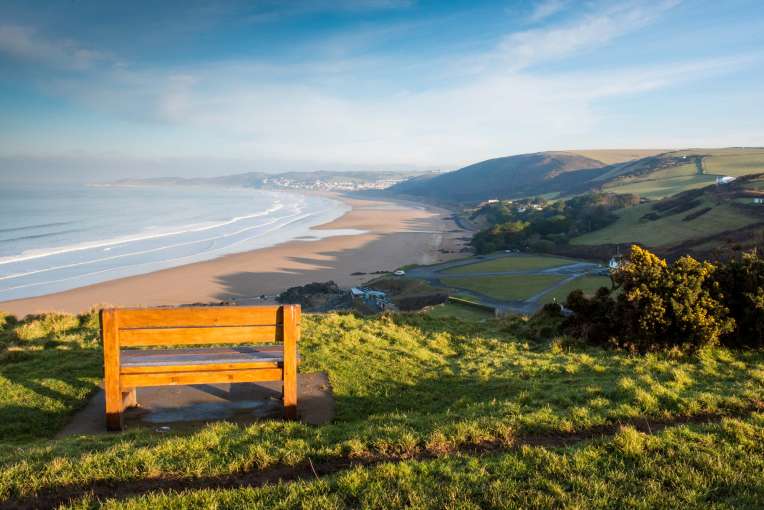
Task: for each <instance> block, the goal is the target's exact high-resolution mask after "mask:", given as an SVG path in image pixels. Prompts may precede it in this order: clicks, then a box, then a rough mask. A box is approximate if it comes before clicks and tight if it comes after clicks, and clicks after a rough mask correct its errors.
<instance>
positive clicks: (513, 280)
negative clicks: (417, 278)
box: [440, 274, 565, 301]
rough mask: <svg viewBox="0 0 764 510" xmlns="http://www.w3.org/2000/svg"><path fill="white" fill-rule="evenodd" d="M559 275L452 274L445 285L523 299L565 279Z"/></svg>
mask: <svg viewBox="0 0 764 510" xmlns="http://www.w3.org/2000/svg"><path fill="white" fill-rule="evenodd" d="M564 278H565V277H564V276H558V275H546V274H545V275H517V276H476V277H468V276H450V277H447V278H441V279H440V281H441V282H442V283H443V285H446V286H449V287H455V288H461V289H467V290H471V291H474V292H480V293H481V294H485V295H486V296H490V297H492V298H494V299H501V300H505V301H523V300H526V299H528V298H529V297H531V296H533V295H535V294H538V293H539V292H541V291H543V290H544V289H546V288H548V287H551V286H552V285H554V284H555V283H557V282H560V281H562V280H563V279H564Z"/></svg>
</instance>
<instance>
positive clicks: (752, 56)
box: [0, 0, 764, 179]
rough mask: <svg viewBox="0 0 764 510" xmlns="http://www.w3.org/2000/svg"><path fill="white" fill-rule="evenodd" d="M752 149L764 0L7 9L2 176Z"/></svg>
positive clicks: (85, 4) (2, 30)
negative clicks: (632, 150) (562, 153)
mask: <svg viewBox="0 0 764 510" xmlns="http://www.w3.org/2000/svg"><path fill="white" fill-rule="evenodd" d="M762 145H764V4H762V2H761V0H725V1H724V2H719V1H717V0H713V1H704V0H627V1H623V2H614V1H600V0H538V1H508V0H506V1H477V0H473V1H446V0H440V1H431V2H430V1H418V0H335V1H332V0H312V1H309V0H292V1H275V0H274V1H265V0H263V1H258V0H252V1H241V2H237V1H234V0H231V1H224V2H222V1H221V2H198V1H193V0H187V1H177V2H176V1H171V0H167V1H163V2H140V1H131V2H122V1H119V2H117V1H113V2H110V1H104V0H100V1H99V0H94V1H89V0H87V1H86V0H59V1H51V2H47V1H45V0H35V1H34V2H29V1H28V0H20V1H15V0H2V2H0V178H2V177H6V178H13V177H16V178H19V177H20V176H21V177H25V178H40V179H42V178H53V177H59V178H62V179H63V178H67V179H68V178H83V179H90V178H93V177H94V176H104V177H128V176H136V177H137V176H158V175H180V176H201V175H220V174H228V173H235V172H240V171H272V172H277V171H286V170H311V169H315V170H372V169H405V170H413V169H439V170H450V169H455V168H459V167H461V166H464V165H466V164H470V163H474V162H477V161H481V160H485V159H488V158H492V157H499V156H506V155H511V154H520V153H527V152H536V151H543V150H565V149H593V148H686V147H719V146H762Z"/></svg>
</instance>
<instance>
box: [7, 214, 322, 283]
mask: <svg viewBox="0 0 764 510" xmlns="http://www.w3.org/2000/svg"><path fill="white" fill-rule="evenodd" d="M320 212H323V211H319V212H311V213H306V214H301V215H299V217H297V218H294V219H292V220H290V221H288V222H286V223H284V224H280V225H277V226H275V227H273V228H271V229H268V230H266V231H264V232H260V233H258V234H257V235H255V236H251V237H248V238H245V239H240V240H238V241H236V242H235V243H231V244H230V245H226V246H222V247H219V248H214V249H212V250H207V251H205V252H200V253H195V254H190V255H183V256H180V257H174V258H171V259H164V260H159V261H148V262H138V263H134V264H123V265H120V266H114V267H109V268H105V269H100V270H98V271H91V272H88V273H80V274H77V275H73V276H68V277H66V278H59V279H55V280H45V281H40V282H33V283H27V284H24V285H16V286H12V287H3V288H0V292H8V291H13V290H20V289H26V288H31V287H39V286H41V285H51V284H55V283H62V282H67V281H72V280H77V279H83V278H88V277H93V276H96V275H102V274H106V273H109V272H114V271H124V270H127V269H135V268H139V267H144V266H158V265H162V266H166V267H175V266H179V265H181V264H182V263H184V262H186V263H187V262H189V261H191V260H192V259H198V258H199V257H201V256H203V255H209V254H210V253H214V252H218V251H222V250H227V249H228V248H230V247H232V246H236V245H239V244H241V243H244V242H247V241H252V240H253V239H256V238H258V237H262V236H264V235H266V234H270V233H273V232H275V231H276V230H278V229H283V228H285V227H287V226H288V225H291V224H293V223H297V222H298V221H302V220H305V219H307V218H310V217H314V216H318V215H319V214H320ZM282 219H283V218H282ZM271 223H273V222H271ZM286 240H288V239H285V241H286ZM82 264H87V263H82ZM82 264H74V265H70V266H59V267H57V268H48V269H44V270H40V271H32V272H29V273H25V274H19V275H15V277H21V276H31V275H33V274H39V273H43V272H48V271H53V270H61V269H68V268H71V267H74V266H79V265H82ZM13 276H14V275H9V276H6V277H0V280H6V279H9V278H12V277H13Z"/></svg>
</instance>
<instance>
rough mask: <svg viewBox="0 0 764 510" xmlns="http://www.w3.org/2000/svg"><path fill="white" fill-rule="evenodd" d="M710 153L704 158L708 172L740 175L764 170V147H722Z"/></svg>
mask: <svg viewBox="0 0 764 510" xmlns="http://www.w3.org/2000/svg"><path fill="white" fill-rule="evenodd" d="M698 152H699V153H702V152H703V151H698ZM708 154H710V156H709V157H706V158H704V159H703V167H704V168H705V171H706V173H707V174H718V175H731V176H734V177H740V176H741V175H747V174H755V173H761V172H764V149H726V150H725V149H721V150H711V151H708Z"/></svg>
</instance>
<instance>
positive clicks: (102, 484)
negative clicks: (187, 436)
mask: <svg viewBox="0 0 764 510" xmlns="http://www.w3.org/2000/svg"><path fill="white" fill-rule="evenodd" d="M762 410H764V402H762V401H751V402H750V403H749V405H748V406H747V407H746V408H744V409H739V410H737V411H734V412H729V413H714V414H700V415H691V416H679V417H675V418H673V419H667V420H660V419H648V418H634V419H631V420H626V421H623V422H621V423H618V424H610V425H602V426H598V427H592V428H590V429H586V430H581V431H577V432H570V433H564V432H560V433H548V434H533V435H524V436H522V435H521V436H518V437H516V438H513V439H511V440H508V441H486V442H481V443H477V444H469V445H462V446H460V447H458V448H451V449H442V450H437V451H433V450H429V449H427V448H425V447H424V446H420V447H419V448H418V449H417V450H416V451H415V452H414V453H410V454H407V455H373V454H372V455H368V456H366V457H356V458H349V457H334V458H324V459H314V460H311V459H309V460H308V461H307V462H303V463H301V464H297V465H294V466H284V465H279V466H274V467H271V468H267V469H265V470H252V471H243V472H237V473H232V474H227V475H217V476H208V477H187V478H169V477H168V478H144V479H135V480H124V481H122V480H98V481H94V482H91V483H87V484H73V485H60V486H51V487H47V488H45V489H43V490H42V491H40V492H39V493H37V494H36V495H35V496H34V497H30V498H25V499H17V500H10V501H4V502H0V506H2V507H3V508H17V509H33V508H34V509H38V508H56V507H59V506H61V505H65V504H67V503H71V502H74V500H76V499H78V498H81V497H83V496H85V495H90V496H92V497H95V498H97V499H100V500H105V499H109V498H111V499H126V498H129V497H133V496H139V495H141V494H145V493H148V492H153V491H167V490H175V491H181V490H199V489H238V488H244V487H253V488H255V487H262V486H265V485H267V484H272V483H277V482H295V481H300V480H310V479H319V478H320V477H323V476H329V475H334V474H336V473H339V472H342V471H345V470H348V469H352V468H355V467H358V466H362V467H372V466H375V465H378V464H382V463H386V462H402V461H407V460H429V459H435V458H438V457H443V456H448V455H471V456H480V455H485V454H493V453H506V452H511V451H515V450H518V449H520V448H522V447H524V446H541V447H545V448H561V447H568V446H571V445H574V444H576V443H580V442H584V441H591V440H598V439H605V438H607V437H609V436H612V435H614V434H616V433H617V432H618V431H619V430H620V429H621V427H623V426H624V425H629V426H632V427H634V428H635V429H637V430H638V431H640V432H643V433H645V434H650V435H652V434H656V433H658V432H660V431H661V430H663V429H665V428H667V427H673V426H678V425H685V424H706V423H718V422H720V421H721V420H722V419H723V418H731V417H736V418H743V417H747V416H749V415H750V414H751V413H754V412H760V411H762Z"/></svg>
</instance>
